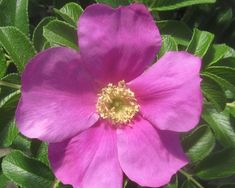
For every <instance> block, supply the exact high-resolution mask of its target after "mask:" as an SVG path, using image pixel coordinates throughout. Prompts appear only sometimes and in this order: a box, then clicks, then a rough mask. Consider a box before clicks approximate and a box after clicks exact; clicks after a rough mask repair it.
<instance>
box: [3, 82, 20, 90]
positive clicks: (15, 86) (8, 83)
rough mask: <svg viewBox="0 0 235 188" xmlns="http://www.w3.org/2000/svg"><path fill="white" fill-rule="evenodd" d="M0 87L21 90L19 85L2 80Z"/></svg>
mask: <svg viewBox="0 0 235 188" xmlns="http://www.w3.org/2000/svg"><path fill="white" fill-rule="evenodd" d="M0 86H6V87H10V88H14V89H20V88H21V85H19V84H13V83H10V82H6V81H3V80H0Z"/></svg>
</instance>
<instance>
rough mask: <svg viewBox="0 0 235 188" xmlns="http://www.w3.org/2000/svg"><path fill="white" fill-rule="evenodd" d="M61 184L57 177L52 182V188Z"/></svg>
mask: <svg viewBox="0 0 235 188" xmlns="http://www.w3.org/2000/svg"><path fill="white" fill-rule="evenodd" d="M59 184H60V181H59V180H57V179H55V181H54V182H53V184H52V188H57V187H58V186H59Z"/></svg>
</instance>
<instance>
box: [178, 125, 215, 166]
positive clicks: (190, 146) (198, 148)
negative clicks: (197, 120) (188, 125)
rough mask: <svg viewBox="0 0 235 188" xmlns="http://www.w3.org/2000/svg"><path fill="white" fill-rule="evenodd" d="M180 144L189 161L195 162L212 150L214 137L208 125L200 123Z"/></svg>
mask: <svg viewBox="0 0 235 188" xmlns="http://www.w3.org/2000/svg"><path fill="white" fill-rule="evenodd" d="M182 144H183V148H184V151H186V153H187V155H188V156H189V158H190V160H191V162H197V161H200V160H202V159H204V158H205V157H206V156H208V155H209V154H210V153H211V152H212V150H213V149H214V147H215V137H214V135H213V133H212V132H211V130H210V128H208V126H206V125H202V126H200V127H197V128H196V129H195V130H193V131H192V132H191V133H189V134H188V135H187V136H185V137H184V138H183V141H182Z"/></svg>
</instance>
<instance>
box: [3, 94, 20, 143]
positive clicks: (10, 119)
mask: <svg viewBox="0 0 235 188" xmlns="http://www.w3.org/2000/svg"><path fill="white" fill-rule="evenodd" d="M19 97H20V91H19V90H18V91H15V92H13V93H11V94H10V95H8V96H7V97H5V98H4V99H3V100H1V101H0V116H1V117H4V118H1V119H0V147H8V146H10V145H11V144H12V142H13V140H14V139H15V137H16V136H17V135H18V130H17V128H16V125H15V121H14V114H15V109H16V104H17V102H18V100H19Z"/></svg>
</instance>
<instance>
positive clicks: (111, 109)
mask: <svg viewBox="0 0 235 188" xmlns="http://www.w3.org/2000/svg"><path fill="white" fill-rule="evenodd" d="M98 97H99V98H98V101H97V104H96V110H97V112H98V113H99V114H100V117H102V118H103V119H107V120H110V121H111V122H112V123H113V124H115V125H117V124H125V123H129V122H130V121H131V119H132V118H133V117H134V116H135V114H136V113H137V112H138V111H139V105H138V103H137V100H136V98H135V94H134V93H133V92H132V91H131V90H130V89H129V88H127V87H126V84H125V81H124V80H123V81H120V82H118V85H113V84H111V83H110V84H108V85H107V86H106V87H105V88H103V89H102V90H101V93H99V94H98Z"/></svg>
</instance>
